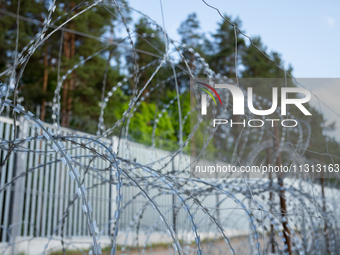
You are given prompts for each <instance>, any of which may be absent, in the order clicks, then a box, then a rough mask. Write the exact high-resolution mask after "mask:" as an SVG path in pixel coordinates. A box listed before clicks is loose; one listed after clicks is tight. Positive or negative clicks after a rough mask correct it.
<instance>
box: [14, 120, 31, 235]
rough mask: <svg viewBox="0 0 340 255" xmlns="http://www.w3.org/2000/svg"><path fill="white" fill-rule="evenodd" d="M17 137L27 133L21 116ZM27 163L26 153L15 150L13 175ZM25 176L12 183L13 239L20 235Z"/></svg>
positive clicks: (22, 136)
mask: <svg viewBox="0 0 340 255" xmlns="http://www.w3.org/2000/svg"><path fill="white" fill-rule="evenodd" d="M19 123H20V127H19V134H18V137H19V138H26V137H27V134H28V128H27V122H26V121H24V118H23V117H21V118H20V120H19ZM26 164H27V153H25V152H21V153H19V152H17V153H16V169H14V176H18V175H20V174H21V173H24V172H25V171H26ZM25 178H26V176H24V177H21V178H19V179H18V180H17V181H16V182H15V184H14V191H13V210H12V212H13V214H12V225H13V224H15V225H14V226H12V237H13V238H14V240H15V239H16V237H18V236H21V226H22V216H23V209H24V207H23V205H24V196H25Z"/></svg>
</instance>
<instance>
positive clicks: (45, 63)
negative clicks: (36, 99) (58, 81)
mask: <svg viewBox="0 0 340 255" xmlns="http://www.w3.org/2000/svg"><path fill="white" fill-rule="evenodd" d="M47 54H48V50H47V48H46V50H45V55H44V80H43V91H44V94H45V93H46V92H47V83H48V58H47ZM45 103H46V99H45V95H44V98H43V100H42V102H41V113H40V119H41V121H45Z"/></svg>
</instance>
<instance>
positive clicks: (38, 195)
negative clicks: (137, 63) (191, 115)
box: [0, 117, 215, 242]
mask: <svg viewBox="0 0 340 255" xmlns="http://www.w3.org/2000/svg"><path fill="white" fill-rule="evenodd" d="M13 125H14V123H13V120H12V119H10V118H6V117H0V138H1V139H5V140H12V138H13V127H14V126H13ZM16 125H17V128H18V132H17V138H27V137H32V136H34V135H35V133H34V132H36V131H35V129H34V128H32V127H31V126H30V125H29V124H28V123H27V121H26V120H25V119H23V118H22V119H20V120H19V121H17V123H16ZM44 125H45V127H46V128H51V129H52V131H53V132H56V130H55V127H54V126H52V125H50V124H47V123H45V124H44ZM59 132H60V133H59V134H61V135H67V134H74V135H78V136H79V139H78V138H77V142H81V138H80V136H84V135H89V134H85V133H82V132H78V131H74V130H71V129H67V128H61V129H60V130H59ZM101 140H102V141H104V142H106V143H108V144H110V145H112V147H113V148H114V149H116V148H117V144H118V138H117V137H111V138H110V139H101ZM64 144H65V147H66V148H67V149H69V153H70V154H71V156H72V157H78V161H79V158H81V159H80V161H81V163H82V167H81V166H79V173H80V175H81V178H80V179H81V180H83V181H84V184H85V186H86V187H91V188H90V189H89V190H88V192H87V194H86V195H87V199H89V201H90V202H91V204H92V207H93V218H94V219H96V221H97V225H99V226H100V229H102V230H103V232H102V233H101V235H103V236H108V235H110V231H112V227H113V226H110V225H109V222H110V219H112V217H113V213H114V211H115V197H116V196H115V188H114V187H112V185H111V188H110V185H109V184H108V183H107V182H105V181H103V182H102V180H105V179H106V180H108V179H109V173H108V172H109V171H102V172H101V173H100V175H101V176H98V172H97V171H91V169H87V170H86V169H85V166H87V165H88V164H89V163H90V161H91V160H93V159H92V158H91V157H90V155H87V153H88V151H87V152H86V151H85V149H83V148H81V147H77V148H74V147H73V148H72V146H74V145H72V144H71V143H70V142H66V143H64ZM91 146H92V147H95V148H96V149H97V150H98V152H103V151H101V150H103V149H101V148H99V147H98V146H97V145H96V144H91ZM96 146H97V147H96ZM25 150H26V151H25V152H19V151H17V152H15V153H11V155H10V157H9V159H8V160H5V159H6V156H7V153H8V152H7V150H1V154H0V160H1V162H5V164H4V166H3V168H2V170H1V172H0V190H2V192H0V207H1V210H0V225H1V228H0V242H8V241H9V238H10V236H11V235H13V234H14V235H16V236H22V237H47V236H54V235H56V236H60V235H63V236H64V237H70V236H88V235H89V232H88V226H87V221H86V218H85V215H84V214H83V212H82V210H81V201H80V200H79V199H76V200H74V198H75V197H76V187H75V185H74V182H71V180H70V178H69V176H68V171H67V170H68V169H66V166H64V165H63V164H61V163H60V160H58V157H57V155H56V152H55V151H54V150H51V149H50V145H49V144H48V141H46V140H42V139H41V140H39V139H38V140H31V141H30V142H28V145H27V147H26V148H25ZM119 151H120V153H119V154H120V155H121V156H122V157H123V158H126V159H129V160H133V161H137V162H139V163H141V164H143V165H147V164H150V163H151V162H154V161H158V163H153V164H152V167H153V168H156V169H158V168H160V167H163V166H164V162H166V161H169V158H167V156H168V155H169V151H165V150H161V149H157V148H150V147H148V146H145V145H142V144H138V143H135V142H131V141H126V140H121V143H120V149H119ZM103 153H104V152H103ZM94 160H95V162H93V161H92V162H91V164H92V165H94V166H97V168H99V169H102V170H105V168H107V167H108V163H107V162H106V161H104V160H101V159H99V158H96V159H94ZM178 160H179V157H178V156H177V157H175V158H174V160H172V162H171V163H170V164H168V165H167V166H166V167H165V168H164V169H163V170H162V171H164V172H168V171H172V170H174V169H175V168H176V167H177V165H178ZM181 162H185V163H184V165H186V164H188V163H189V157H188V156H186V155H182V156H181ZM85 171H87V173H86V174H85ZM93 175H97V176H95V177H96V178H93V177H94V176H93ZM12 180H14V182H13V183H12V184H10V185H8V184H9V183H11V182H12ZM138 192H139V191H138V190H137V189H136V188H135V187H133V186H132V185H129V183H126V184H125V185H124V186H123V194H124V198H123V199H124V203H123V204H124V205H125V207H124V208H123V213H122V216H121V220H120V226H119V227H120V230H121V231H122V230H123V231H125V230H127V229H128V228H129V223H130V221H131V220H132V219H133V218H134V217H135V215H136V212H137V211H138V210H140V209H141V208H142V206H143V204H145V201H142V200H141V199H135V198H134V196H136V194H138ZM149 192H150V196H151V197H153V198H154V199H155V201H156V202H157V203H158V204H159V205H160V207H161V208H163V210H164V212H165V213H166V215H167V217H168V218H169V219H168V220H169V222H172V224H173V227H174V228H175V229H176V228H181V226H182V227H183V228H184V226H185V225H187V224H189V221H188V219H187V217H186V215H185V213H184V212H180V213H179V214H177V216H176V218H175V217H174V208H173V205H174V204H175V201H174V198H175V197H174V195H171V194H162V195H161V196H160V195H158V196H157V194H159V192H158V191H157V190H149ZM129 201H130V202H129ZM207 204H210V203H209V202H208V203H207ZM211 204H212V205H213V204H215V201H211ZM182 211H183V210H182ZM65 213H68V217H66V220H65V222H64V224H60V221H61V220H62V219H63V216H64V215H65ZM199 214H200V213H199ZM198 216H199V215H198ZM202 217H203V215H202ZM155 218H158V214H157V213H156V212H155V211H154V210H153V208H151V207H148V208H146V209H145V212H144V218H143V221H142V226H141V227H143V226H152V225H153V223H154V221H155ZM61 225H63V227H61ZM159 230H160V231H163V230H164V231H165V229H159Z"/></svg>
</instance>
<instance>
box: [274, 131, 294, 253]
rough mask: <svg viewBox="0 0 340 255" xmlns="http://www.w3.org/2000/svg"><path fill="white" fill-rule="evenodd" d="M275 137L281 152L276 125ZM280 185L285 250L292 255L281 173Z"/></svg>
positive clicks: (279, 156) (279, 159)
mask: <svg viewBox="0 0 340 255" xmlns="http://www.w3.org/2000/svg"><path fill="white" fill-rule="evenodd" d="M275 137H276V138H277V139H275V143H276V149H277V150H279V148H280V141H279V140H278V138H279V128H278V126H277V125H275ZM277 165H278V166H281V165H282V159H281V153H280V152H279V155H278V157H277ZM278 183H279V186H280V190H279V194H280V207H281V216H282V219H285V220H282V227H283V236H284V238H285V239H286V243H287V246H288V247H287V249H285V250H286V251H287V252H288V254H289V255H292V247H291V243H290V231H289V228H288V218H287V205H286V197H285V191H284V189H281V188H283V187H284V183H283V178H282V176H281V173H279V175H278Z"/></svg>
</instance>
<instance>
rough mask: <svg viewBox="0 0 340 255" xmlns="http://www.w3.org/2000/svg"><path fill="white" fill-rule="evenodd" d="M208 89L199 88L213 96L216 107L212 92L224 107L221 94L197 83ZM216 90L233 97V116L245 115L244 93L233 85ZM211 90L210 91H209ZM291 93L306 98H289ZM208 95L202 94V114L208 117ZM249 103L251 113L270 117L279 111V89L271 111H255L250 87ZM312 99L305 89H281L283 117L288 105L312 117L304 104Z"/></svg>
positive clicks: (218, 85)
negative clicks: (225, 91) (302, 95)
mask: <svg viewBox="0 0 340 255" xmlns="http://www.w3.org/2000/svg"><path fill="white" fill-rule="evenodd" d="M197 83H199V84H201V85H203V86H205V87H206V88H199V89H200V90H202V91H204V92H206V93H207V94H208V95H210V96H211V98H212V99H213V101H214V103H215V105H216V106H217V103H216V100H215V98H214V96H213V95H212V94H211V92H210V91H212V92H213V93H214V94H215V95H216V96H217V98H218V100H219V101H220V104H221V106H222V100H221V98H220V96H219V94H218V93H217V92H216V90H215V89H214V88H213V87H212V86H209V85H208V84H205V83H202V82H197ZM214 87H215V88H217V89H221V88H222V89H228V90H229V91H230V93H231V95H232V97H233V115H244V105H245V100H244V94H243V91H242V90H241V89H240V88H239V87H237V86H235V85H231V84H215V85H214ZM209 90H210V91H209ZM289 93H301V94H304V97H301V98H294V99H292V98H288V94H289ZM207 94H205V93H202V94H201V114H202V115H206V114H207ZM247 99H248V100H247V101H248V109H249V111H250V112H251V113H253V114H255V115H270V114H272V113H274V112H275V111H276V109H277V104H278V103H277V102H278V88H276V87H273V88H272V105H271V107H270V109H267V110H258V109H255V107H254V104H253V88H252V87H248V88H247ZM310 99H311V93H310V92H309V91H308V90H307V89H303V88H296V87H284V88H281V115H287V105H289V104H291V105H295V106H296V107H297V108H299V109H300V111H301V112H302V113H303V114H304V115H312V114H311V113H310V112H309V111H308V110H307V109H306V108H305V107H304V106H303V105H302V104H304V103H307V102H308V101H309V100H310Z"/></svg>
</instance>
